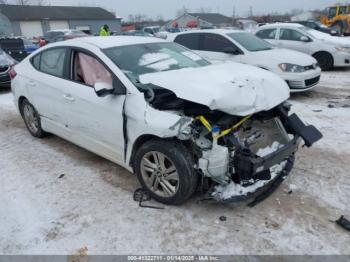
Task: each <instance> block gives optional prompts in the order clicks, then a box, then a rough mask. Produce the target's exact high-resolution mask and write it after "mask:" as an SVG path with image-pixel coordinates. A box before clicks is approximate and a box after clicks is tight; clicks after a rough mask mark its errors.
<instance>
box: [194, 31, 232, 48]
mask: <svg viewBox="0 0 350 262" xmlns="http://www.w3.org/2000/svg"><path fill="white" fill-rule="evenodd" d="M202 36H203V38H202V40H201V42H202V45H201V47H200V50H203V51H211V52H223V51H224V49H225V48H226V47H231V48H235V49H238V48H237V47H236V46H234V44H233V43H232V42H231V41H230V40H228V39H226V38H225V37H223V36H221V35H216V34H202Z"/></svg>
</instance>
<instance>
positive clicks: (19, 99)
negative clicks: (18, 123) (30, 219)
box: [18, 96, 28, 115]
mask: <svg viewBox="0 0 350 262" xmlns="http://www.w3.org/2000/svg"><path fill="white" fill-rule="evenodd" d="M24 100H28V99H27V98H26V97H25V96H20V97H19V98H18V110H19V112H20V113H21V115H23V112H22V103H23V101H24Z"/></svg>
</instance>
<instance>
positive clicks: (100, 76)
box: [72, 52, 113, 86]
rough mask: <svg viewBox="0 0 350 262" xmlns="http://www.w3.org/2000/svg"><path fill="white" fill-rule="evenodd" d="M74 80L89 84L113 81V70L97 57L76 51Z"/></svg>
mask: <svg viewBox="0 0 350 262" xmlns="http://www.w3.org/2000/svg"><path fill="white" fill-rule="evenodd" d="M72 80H74V81H75V82H79V83H82V84H85V85H88V86H94V85H95V84H96V83H107V84H110V85H112V83H113V77H112V74H111V72H110V71H109V70H108V69H107V68H106V67H105V66H104V65H103V64H102V63H101V62H100V61H98V60H97V59H96V58H94V57H93V56H90V55H88V54H85V53H83V52H74V55H73V66H72Z"/></svg>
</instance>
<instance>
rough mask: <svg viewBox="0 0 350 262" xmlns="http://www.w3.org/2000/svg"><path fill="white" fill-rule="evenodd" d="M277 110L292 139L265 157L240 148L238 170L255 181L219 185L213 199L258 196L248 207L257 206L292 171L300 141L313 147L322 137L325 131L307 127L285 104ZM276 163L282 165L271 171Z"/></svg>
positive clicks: (224, 199)
mask: <svg viewBox="0 0 350 262" xmlns="http://www.w3.org/2000/svg"><path fill="white" fill-rule="evenodd" d="M277 110H278V114H279V116H280V119H281V121H282V122H283V124H284V126H285V128H286V129H287V131H288V133H289V134H292V135H293V138H292V139H291V140H290V141H288V142H287V143H286V144H284V145H283V146H281V147H279V148H278V149H276V150H275V151H274V152H272V153H270V154H268V155H266V156H263V157H260V156H257V155H256V154H252V152H251V151H250V150H249V149H240V148H238V149H237V150H236V151H235V155H234V159H233V162H234V163H233V164H234V170H235V173H237V174H238V175H239V178H240V181H246V182H249V181H253V183H250V184H248V183H242V182H241V183H240V184H236V183H234V182H231V184H229V185H228V186H227V187H223V186H220V187H221V188H220V187H217V188H216V191H214V192H211V193H210V197H211V198H212V199H213V200H216V201H219V202H224V203H227V202H237V201H242V200H247V199H250V198H253V197H255V199H254V201H253V202H252V203H250V204H249V206H254V205H256V204H257V203H259V202H261V201H263V200H264V199H266V198H267V197H268V196H269V195H271V194H272V193H273V192H274V191H275V190H276V189H277V188H278V187H279V185H280V184H281V183H282V182H283V180H284V179H285V177H286V176H287V175H288V174H289V173H290V171H291V170H292V168H293V164H294V158H295V156H294V155H295V152H296V151H297V150H298V147H299V144H300V142H301V140H303V141H304V143H305V146H307V147H310V146H311V145H312V144H314V143H315V142H316V141H318V140H320V139H321V138H322V134H321V133H320V132H319V131H318V130H317V129H316V128H315V127H314V126H306V125H305V124H304V123H303V122H302V121H301V120H300V118H299V117H298V116H297V115H296V114H292V115H290V116H288V113H287V112H286V110H285V108H284V107H283V106H280V107H279V108H277ZM282 163H283V167H282V166H281V164H282ZM276 166H280V167H281V170H280V171H278V172H277V171H275V172H273V173H272V172H271V170H273V169H274V167H276Z"/></svg>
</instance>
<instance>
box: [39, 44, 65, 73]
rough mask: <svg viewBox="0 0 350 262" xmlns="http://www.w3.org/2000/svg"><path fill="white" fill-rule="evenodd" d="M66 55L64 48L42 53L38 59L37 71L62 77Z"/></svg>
mask: <svg viewBox="0 0 350 262" xmlns="http://www.w3.org/2000/svg"><path fill="white" fill-rule="evenodd" d="M66 55H67V50H66V48H54V49H49V50H47V51H44V52H42V53H41V58H40V67H39V71H41V72H43V73H46V74H50V75H53V76H57V77H64V72H65V70H64V66H65V59H66ZM35 63H38V62H35ZM33 65H34V60H33Z"/></svg>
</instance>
